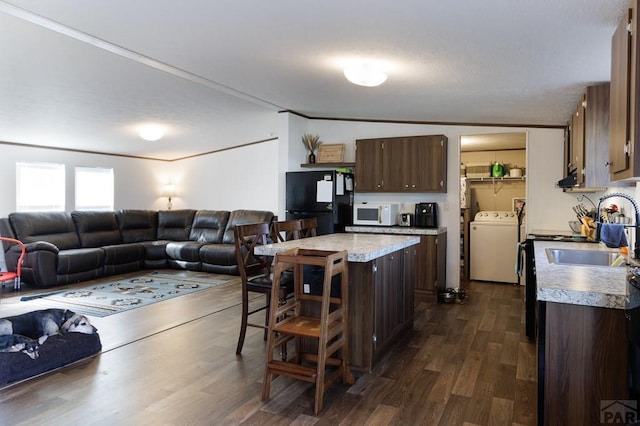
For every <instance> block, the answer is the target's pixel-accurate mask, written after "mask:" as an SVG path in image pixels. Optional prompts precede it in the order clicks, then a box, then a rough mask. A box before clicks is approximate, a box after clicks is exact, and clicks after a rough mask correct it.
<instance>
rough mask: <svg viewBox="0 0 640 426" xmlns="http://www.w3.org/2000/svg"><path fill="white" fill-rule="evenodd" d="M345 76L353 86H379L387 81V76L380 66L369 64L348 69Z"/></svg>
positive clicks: (364, 63)
mask: <svg viewBox="0 0 640 426" xmlns="http://www.w3.org/2000/svg"><path fill="white" fill-rule="evenodd" d="M344 76H345V77H347V80H349V81H350V82H352V83H353V84H357V85H358V86H365V87H375V86H379V85H381V84H382V83H384V82H385V81H386V80H387V74H385V73H384V71H382V70H381V69H380V67H379V66H377V65H375V64H372V63H369V62H363V63H360V64H356V65H350V66H348V67H346V68H345V69H344Z"/></svg>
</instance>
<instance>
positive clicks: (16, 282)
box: [0, 237, 25, 290]
mask: <svg viewBox="0 0 640 426" xmlns="http://www.w3.org/2000/svg"><path fill="white" fill-rule="evenodd" d="M2 241H6V242H8V243H11V244H17V245H19V246H20V248H21V253H20V257H18V264H17V265H16V267H15V271H14V272H0V282H1V283H2V287H4V283H5V282H7V281H12V280H13V288H14V290H19V289H20V276H21V274H22V261H23V260H24V253H25V248H24V244H22V241H19V240H16V239H13V238H7V237H0V242H2ZM0 247H1V246H0ZM7 269H12V268H10V267H9V265H7Z"/></svg>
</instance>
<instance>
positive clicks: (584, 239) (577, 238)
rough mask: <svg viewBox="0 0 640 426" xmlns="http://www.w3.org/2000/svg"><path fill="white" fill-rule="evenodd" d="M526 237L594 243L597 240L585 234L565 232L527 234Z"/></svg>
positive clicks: (541, 239) (538, 239)
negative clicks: (568, 233)
mask: <svg viewBox="0 0 640 426" xmlns="http://www.w3.org/2000/svg"><path fill="white" fill-rule="evenodd" d="M527 239H529V240H533V241H558V242H563V243H596V242H597V241H590V240H588V239H587V236H586V235H578V234H574V235H567V234H546V233H545V234H536V233H530V234H527Z"/></svg>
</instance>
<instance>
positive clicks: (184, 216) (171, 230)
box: [157, 210, 196, 241]
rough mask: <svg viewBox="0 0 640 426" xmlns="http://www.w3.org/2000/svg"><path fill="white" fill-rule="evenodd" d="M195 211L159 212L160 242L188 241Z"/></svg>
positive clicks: (158, 236) (158, 237)
mask: <svg viewBox="0 0 640 426" xmlns="http://www.w3.org/2000/svg"><path fill="white" fill-rule="evenodd" d="M195 213H196V211H195V210H161V211H159V212H158V235H157V239H158V240H171V241H188V240H189V234H191V225H192V224H193V217H194V215H195Z"/></svg>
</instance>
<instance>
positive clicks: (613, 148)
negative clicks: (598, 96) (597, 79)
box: [609, 10, 633, 180]
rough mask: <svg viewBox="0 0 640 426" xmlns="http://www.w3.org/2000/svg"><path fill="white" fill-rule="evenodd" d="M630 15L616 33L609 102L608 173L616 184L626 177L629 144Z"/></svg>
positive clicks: (614, 35) (614, 34)
mask: <svg viewBox="0 0 640 426" xmlns="http://www.w3.org/2000/svg"><path fill="white" fill-rule="evenodd" d="M630 17H631V16H630V11H629V10H627V11H626V12H625V14H624V16H623V17H622V19H621V20H620V23H619V24H618V27H617V28H616V30H615V32H614V33H613V39H612V42H611V92H610V93H611V99H610V106H609V108H610V109H609V111H610V117H611V121H610V125H609V129H610V140H609V172H610V173H611V174H612V175H613V180H617V179H618V178H625V177H627V175H628V173H625V172H626V171H627V170H628V169H629V166H630V164H629V154H628V148H627V143H628V142H629V141H630V137H631V134H630V119H633V118H632V117H630V115H629V114H630V112H631V102H630V100H631V99H630V96H631V81H630V79H631V78H633V77H632V74H631V67H632V66H631V46H632V36H631V33H630V32H629V31H628V26H629V23H630V22H631V19H630Z"/></svg>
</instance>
